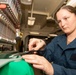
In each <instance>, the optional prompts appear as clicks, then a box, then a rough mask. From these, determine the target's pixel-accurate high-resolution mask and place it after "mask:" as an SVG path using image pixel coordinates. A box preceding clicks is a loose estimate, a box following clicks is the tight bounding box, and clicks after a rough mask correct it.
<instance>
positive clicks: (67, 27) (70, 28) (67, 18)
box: [56, 9, 76, 34]
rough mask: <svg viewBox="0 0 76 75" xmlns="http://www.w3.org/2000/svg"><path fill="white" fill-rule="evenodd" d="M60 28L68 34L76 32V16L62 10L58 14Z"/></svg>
mask: <svg viewBox="0 0 76 75" xmlns="http://www.w3.org/2000/svg"><path fill="white" fill-rule="evenodd" d="M56 17H57V21H58V24H59V27H60V28H61V29H62V31H63V32H64V33H66V34H71V33H73V32H76V15H75V14H74V13H71V12H69V11H68V10H66V9H60V10H59V11H58V12H57V14H56Z"/></svg>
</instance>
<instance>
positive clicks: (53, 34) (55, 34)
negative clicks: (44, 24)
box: [49, 34, 57, 37]
mask: <svg viewBox="0 0 76 75" xmlns="http://www.w3.org/2000/svg"><path fill="white" fill-rule="evenodd" d="M49 36H53V37H54V36H57V34H49Z"/></svg>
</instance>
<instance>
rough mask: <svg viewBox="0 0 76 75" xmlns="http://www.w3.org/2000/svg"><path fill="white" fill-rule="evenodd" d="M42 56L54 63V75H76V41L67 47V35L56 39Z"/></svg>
mask: <svg viewBox="0 0 76 75" xmlns="http://www.w3.org/2000/svg"><path fill="white" fill-rule="evenodd" d="M42 55H43V56H44V57H45V58H46V59H48V61H49V62H53V63H52V66H53V68H54V75H76V39H74V40H73V41H72V42H71V43H70V44H68V45H67V40H66V35H65V34H63V35H59V36H57V37H55V38H54V39H53V40H52V41H51V42H50V43H49V44H48V45H47V46H46V47H45V49H44V51H43V52H42Z"/></svg>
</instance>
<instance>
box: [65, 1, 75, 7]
mask: <svg viewBox="0 0 76 75" xmlns="http://www.w3.org/2000/svg"><path fill="white" fill-rule="evenodd" d="M66 5H71V6H76V0H70V1H68V3H67V4H66Z"/></svg>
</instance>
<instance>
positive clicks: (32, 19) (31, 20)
mask: <svg viewBox="0 0 76 75" xmlns="http://www.w3.org/2000/svg"><path fill="white" fill-rule="evenodd" d="M34 23H35V18H34V17H28V25H30V26H33V25H34Z"/></svg>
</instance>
